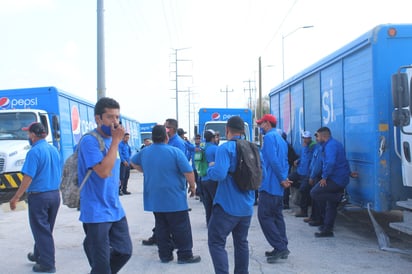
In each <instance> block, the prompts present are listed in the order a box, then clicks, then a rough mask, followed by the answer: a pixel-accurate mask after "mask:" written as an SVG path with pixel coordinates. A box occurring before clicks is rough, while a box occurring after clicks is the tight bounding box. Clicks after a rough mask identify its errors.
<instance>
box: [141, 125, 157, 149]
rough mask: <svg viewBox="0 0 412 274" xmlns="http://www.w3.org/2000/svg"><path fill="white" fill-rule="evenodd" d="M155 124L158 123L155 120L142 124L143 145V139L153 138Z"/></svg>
mask: <svg viewBox="0 0 412 274" xmlns="http://www.w3.org/2000/svg"><path fill="white" fill-rule="evenodd" d="M155 125H157V123H154V122H152V123H141V124H140V140H141V142H142V144H141V146H142V145H143V141H144V140H145V139H146V138H150V139H152V130H153V127H154V126H155Z"/></svg>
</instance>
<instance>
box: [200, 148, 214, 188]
mask: <svg viewBox="0 0 412 274" xmlns="http://www.w3.org/2000/svg"><path fill="white" fill-rule="evenodd" d="M217 148H218V146H217V145H216V143H214V142H207V143H206V144H205V148H204V149H205V158H206V162H207V165H209V164H210V163H211V162H215V158H216V150H217ZM209 180H210V178H209V175H207V174H206V175H205V176H203V177H202V182H206V181H209Z"/></svg>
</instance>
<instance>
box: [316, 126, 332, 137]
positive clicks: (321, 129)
mask: <svg viewBox="0 0 412 274" xmlns="http://www.w3.org/2000/svg"><path fill="white" fill-rule="evenodd" d="M317 133H326V135H328V136H331V135H332V133H331V132H330V129H329V128H328V127H321V128H320V129H318V130H317Z"/></svg>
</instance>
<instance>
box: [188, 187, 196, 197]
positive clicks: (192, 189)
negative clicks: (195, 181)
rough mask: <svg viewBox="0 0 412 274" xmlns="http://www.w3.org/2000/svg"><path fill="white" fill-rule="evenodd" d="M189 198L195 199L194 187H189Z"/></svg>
mask: <svg viewBox="0 0 412 274" xmlns="http://www.w3.org/2000/svg"><path fill="white" fill-rule="evenodd" d="M189 194H190V197H195V195H196V186H189Z"/></svg>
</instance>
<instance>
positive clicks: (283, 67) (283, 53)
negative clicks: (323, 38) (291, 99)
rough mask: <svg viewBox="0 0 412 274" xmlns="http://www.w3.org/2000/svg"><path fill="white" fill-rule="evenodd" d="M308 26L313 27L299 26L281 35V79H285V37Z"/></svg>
mask: <svg viewBox="0 0 412 274" xmlns="http://www.w3.org/2000/svg"><path fill="white" fill-rule="evenodd" d="M310 28H313V26H301V27H298V28H296V29H294V30H292V31H291V32H289V33H288V34H286V35H282V80H285V38H286V37H288V36H290V35H292V34H293V33H295V32H296V31H298V30H300V29H310Z"/></svg>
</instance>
